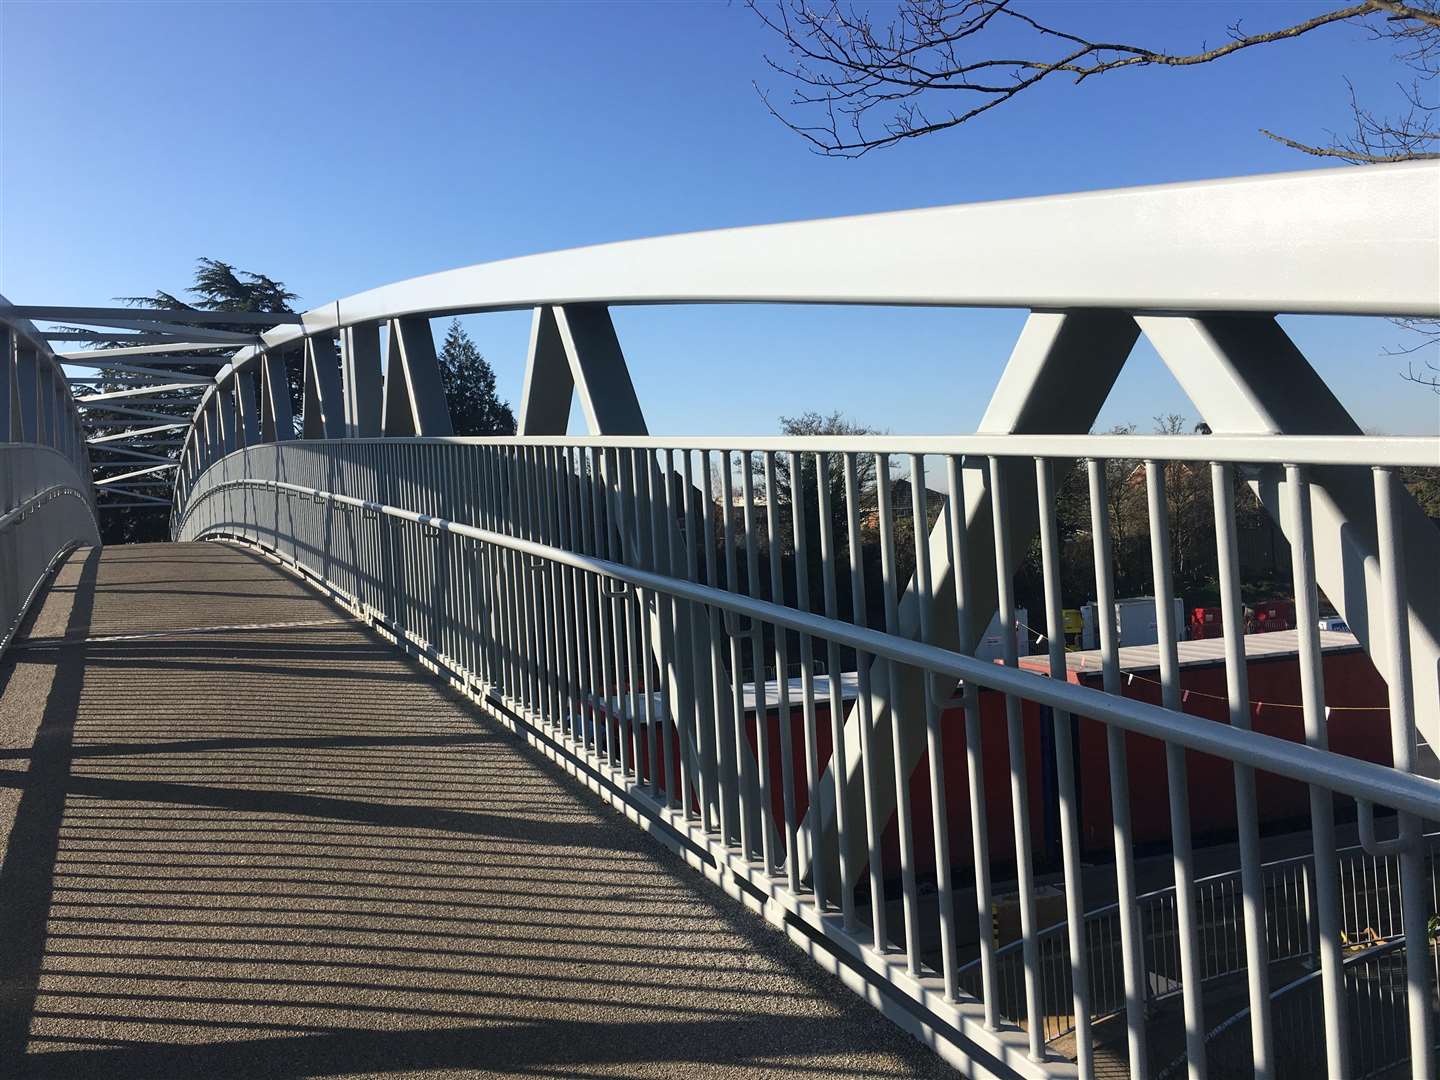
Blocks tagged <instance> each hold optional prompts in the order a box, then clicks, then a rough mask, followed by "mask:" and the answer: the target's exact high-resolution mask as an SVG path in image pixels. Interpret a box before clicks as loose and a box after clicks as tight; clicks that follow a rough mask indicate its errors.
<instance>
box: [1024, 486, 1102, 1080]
mask: <svg viewBox="0 0 1440 1080" xmlns="http://www.w3.org/2000/svg"><path fill="white" fill-rule="evenodd" d="M1035 496H1036V499H1035V501H1036V504H1037V507H1038V509H1039V516H1040V555H1041V567H1042V572H1043V577H1044V584H1045V636H1046V637H1047V639H1048V641H1047V644H1048V645H1049V650H1048V651H1049V654H1050V657H1049V659H1050V678H1052V679H1057V680H1059V681H1061V682H1064V681H1066V680H1067V679H1068V678H1069V672H1068V670H1067V668H1066V664H1065V622H1064V618H1065V617H1064V615H1063V613H1062V607H1063V603H1062V600H1061V596H1060V535H1059V529H1058V527H1057V525H1056V521H1055V479H1054V474H1053V472H1052V465H1051V462H1050V461H1048V460H1047V459H1045V458H1036V459H1035ZM1052 716H1053V722H1054V731H1055V770H1056V773H1057V774H1058V776H1057V781H1058V782H1057V785H1056V786H1057V787H1058V789H1059V794H1060V854H1061V859H1062V862H1063V866H1064V873H1065V921H1066V924H1067V933H1068V936H1069V942H1070V982H1071V988H1070V993H1071V998H1072V1001H1073V1008H1074V1011H1075V1055H1076V1059H1075V1060H1076V1065H1077V1067H1078V1068H1079V1071H1080V1075H1081V1076H1082V1077H1088V1076H1093V1075H1094V1073H1095V1050H1094V1047H1093V1046H1092V1045H1091V1042H1090V965H1089V958H1088V957H1087V955H1086V952H1085V898H1084V893H1083V891H1082V884H1081V868H1080V812H1079V807H1078V805H1077V799H1076V794H1075V748H1074V746H1073V745H1072V742H1071V731H1070V723H1071V717H1070V713H1069V712H1067V711H1065V710H1063V709H1054V710H1052Z"/></svg>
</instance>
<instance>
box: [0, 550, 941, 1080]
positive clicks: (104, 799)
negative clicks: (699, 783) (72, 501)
mask: <svg viewBox="0 0 1440 1080" xmlns="http://www.w3.org/2000/svg"><path fill="white" fill-rule="evenodd" d="M0 843H3V845H4V846H3V850H0V1077H5V1078H12V1077H86V1078H92V1077H93V1078H100V1080H125V1078H132V1077H134V1078H142V1077H143V1078H145V1080H162V1078H172V1077H173V1078H186V1080H189V1078H208V1077H240V1076H244V1077H257V1078H258V1077H290V1076H297V1077H298V1076H325V1077H339V1076H366V1077H373V1076H388V1075H405V1076H412V1077H451V1076H527V1077H536V1076H627V1077H656V1076H664V1077H672V1076H674V1077H712V1076H713V1077H732V1076H733V1077H741V1076H746V1077H748V1076H816V1077H830V1076H850V1077H861V1076H863V1077H871V1076H943V1075H949V1074H948V1072H947V1070H946V1069H945V1068H944V1067H943V1066H942V1065H941V1064H940V1062H939V1061H938V1059H937V1058H935V1057H934V1056H933V1055H932V1054H930V1052H929V1051H928V1050H926V1049H924V1048H923V1047H921V1046H920V1045H919V1044H918V1043H916V1042H914V1041H913V1040H912V1039H911V1038H910V1037H909V1036H908V1035H906V1034H905V1033H903V1032H902V1031H900V1030H899V1029H898V1028H896V1027H894V1026H893V1025H891V1023H890V1022H889V1021H888V1020H886V1019H884V1018H883V1017H882V1016H880V1015H879V1014H878V1013H877V1012H875V1011H874V1010H873V1009H871V1008H870V1007H869V1006H868V1005H866V1004H864V1003H863V1002H861V1001H860V1000H859V999H858V998H856V997H855V996H853V995H852V994H850V993H849V992H848V991H846V990H845V989H844V988H843V987H841V986H840V985H839V983H838V982H836V981H835V980H833V979H831V978H830V977H829V976H827V975H825V974H824V973H823V972H821V971H820V970H819V969H818V968H817V967H815V966H814V965H813V964H812V963H811V962H810V961H809V960H807V959H806V958H805V957H804V956H802V955H801V954H800V953H799V952H798V951H797V950H795V949H794V948H793V947H791V946H790V945H789V944H788V943H787V942H785V941H784V939H783V938H782V937H781V936H780V935H779V934H778V933H777V932H775V931H774V930H772V929H770V928H769V927H767V926H766V925H765V924H763V923H762V922H761V921H760V920H759V919H758V918H757V917H756V916H754V915H752V914H750V913H748V912H746V911H744V910H742V909H741V908H740V907H739V906H738V905H737V904H735V903H733V902H731V901H730V900H728V899H727V898H725V897H724V896H723V895H722V894H720V893H719V891H718V890H716V889H714V888H713V887H711V886H710V885H708V884H707V883H706V882H704V881H703V880H701V879H700V878H699V877H698V876H696V875H695V874H694V873H693V872H692V871H690V870H689V869H688V868H686V867H685V866H684V864H683V863H682V862H681V861H680V860H679V859H678V858H676V857H674V856H673V855H671V854H670V853H669V852H667V851H666V850H665V849H663V848H662V847H660V845H659V844H658V843H656V842H655V841H653V840H651V839H650V838H649V837H648V836H646V835H645V834H644V833H643V832H642V831H641V830H639V829H637V828H635V827H634V826H632V825H630V824H628V823H627V822H625V821H624V820H623V819H621V818H620V817H619V816H618V815H616V814H614V813H613V812H611V811H610V810H609V809H607V808H606V807H605V806H603V805H602V804H601V803H600V802H599V801H598V800H596V799H595V798H594V797H592V796H590V795H589V794H588V793H586V792H584V791H583V790H581V789H580V788H579V786H578V785H576V784H574V783H572V782H571V781H570V780H569V779H568V778H566V777H565V776H564V775H563V774H562V773H561V772H560V771H559V770H558V769H556V768H554V767H552V766H551V765H549V764H548V763H546V762H544V761H543V760H542V759H540V758H539V757H538V756H537V755H535V754H533V753H532V752H530V751H528V750H527V749H525V748H524V747H523V746H522V745H521V744H520V743H519V742H518V741H517V740H516V739H515V738H514V737H513V736H511V735H510V734H508V733H507V732H505V731H504V730H503V729H502V728H500V727H499V726H498V725H495V724H494V723H493V722H491V721H490V720H488V719H486V718H485V717H484V716H482V715H481V714H480V713H479V712H478V710H477V709H476V708H475V707H474V706H472V705H471V704H470V703H469V702H467V701H465V700H464V699H463V698H462V697H460V696H459V695H457V694H454V693H452V692H450V691H449V690H448V689H446V688H445V687H443V686H442V685H441V684H440V682H439V680H437V679H436V678H435V677H433V676H432V675H430V674H428V673H426V672H425V671H423V670H422V669H421V668H419V667H418V666H416V665H414V664H412V663H410V662H409V661H407V660H406V659H404V658H403V657H402V656H401V655H400V654H399V653H398V652H396V651H395V650H394V649H393V648H392V647H391V646H390V645H388V644H387V643H385V642H384V641H383V640H381V639H380V638H379V637H377V636H375V635H374V634H372V633H371V632H370V631H368V630H367V629H366V628H365V626H364V625H363V624H362V623H359V622H357V621H354V620H352V619H351V618H349V617H348V615H347V614H346V613H345V612H343V611H342V610H341V609H339V608H337V607H335V606H333V605H332V604H330V603H329V602H328V601H326V600H325V599H323V598H322V597H320V596H319V595H318V594H316V593H315V592H313V591H311V590H310V589H308V588H307V587H306V586H305V585H303V584H302V583H301V582H299V581H298V580H296V579H295V578H293V577H291V576H289V575H287V574H285V573H284V572H282V571H281V570H279V569H278V568H276V567H275V566H273V565H272V564H270V563H268V562H266V561H265V560H264V559H262V558H260V557H259V556H257V555H254V554H252V553H249V552H246V551H243V550H240V549H236V548H232V547H226V546H222V545H219V544H154V545H139V546H131V547H113V548H107V549H105V550H104V551H101V550H98V549H94V550H86V549H82V550H79V551H77V552H75V553H74V554H73V555H72V556H71V557H70V558H69V559H68V560H67V561H66V563H65V564H64V566H63V567H62V568H61V569H60V571H59V573H58V575H57V577H56V579H55V581H54V582H53V584H52V585H51V587H50V588H49V589H48V590H47V592H46V593H45V594H44V596H43V598H42V600H41V601H40V602H39V603H38V604H37V606H36V610H35V611H34V612H33V613H32V616H31V619H30V624H29V626H28V627H27V629H26V632H25V633H24V634H23V636H22V637H21V638H20V639H19V640H17V642H16V643H15V645H14V647H13V648H12V650H11V651H10V652H9V653H7V655H6V656H5V657H4V659H3V660H0Z"/></svg>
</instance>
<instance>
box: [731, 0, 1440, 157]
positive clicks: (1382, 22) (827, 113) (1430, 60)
mask: <svg viewBox="0 0 1440 1080" xmlns="http://www.w3.org/2000/svg"><path fill="white" fill-rule="evenodd" d="M1028 2H1029V0H896V4H895V9H894V16H893V19H892V20H891V21H890V22H889V23H886V24H877V23H876V22H875V21H874V19H873V18H872V15H871V12H870V9H869V8H858V7H855V6H852V5H850V4H848V3H846V2H843V0H821V2H820V3H818V4H817V5H812V3H811V0H746V3H747V5H748V6H749V7H750V8H751V10H753V11H754V12H755V14H756V15H757V16H758V17H759V18H760V20H761V21H762V22H763V23H764V24H765V25H766V26H767V27H769V28H770V30H772V31H773V32H774V33H775V34H776V36H777V37H778V38H779V39H780V40H781V42H782V43H783V44H784V47H785V55H784V56H782V57H779V58H776V57H772V56H767V57H766V61H767V63H768V64H769V66H770V67H771V69H772V70H773V71H774V72H775V73H776V74H777V75H778V76H780V77H781V78H782V79H783V80H784V81H785V82H786V83H788V84H789V86H790V89H791V95H790V100H789V101H788V103H786V104H784V105H778V104H777V103H776V102H775V101H774V100H773V99H772V95H771V94H770V93H769V91H768V90H766V89H764V88H762V87H759V86H757V87H756V90H757V92H758V93H759V95H760V97H761V100H762V101H763V102H764V104H765V107H766V108H767V109H768V110H769V111H770V112H771V113H772V115H774V116H775V117H776V118H777V119H778V120H780V122H781V123H783V124H785V125H786V126H787V127H789V128H790V129H791V130H792V131H794V132H795V133H796V134H798V135H800V136H801V137H802V138H804V139H806V140H807V141H808V142H809V143H810V145H811V147H812V148H813V149H814V150H815V151H816V152H817V153H821V154H828V155H833V156H838V157H858V156H860V155H862V154H865V153H868V152H869V151H871V150H875V149H879V148H881V147H886V146H893V145H895V144H896V143H898V142H901V141H903V140H906V139H913V138H918V137H920V136H922V135H930V134H934V133H936V132H940V131H945V130H947V129H950V128H954V127H958V126H959V125H961V124H964V123H967V122H968V121H970V120H973V119H975V118H976V117H978V116H980V115H981V114H983V113H986V112H988V111H989V110H991V109H993V108H995V107H996V106H998V105H1002V104H1004V103H1006V102H1008V101H1010V100H1012V99H1013V98H1015V97H1016V96H1017V95H1019V94H1022V93H1024V92H1025V91H1026V90H1029V89H1031V88H1032V87H1035V86H1037V85H1038V84H1040V83H1041V82H1044V81H1046V80H1051V79H1053V77H1055V76H1059V75H1068V76H1071V78H1070V80H1069V81H1070V82H1071V83H1072V84H1076V83H1081V82H1084V81H1086V80H1088V79H1092V78H1095V77H1097V76H1100V75H1105V74H1109V73H1110V72H1114V71H1118V70H1120V69H1122V68H1142V67H1162V68H1186V67H1195V66H1200V65H1204V64H1211V63H1216V62H1218V61H1222V60H1224V59H1225V58H1226V57H1229V56H1233V55H1235V54H1236V53H1239V52H1243V51H1245V50H1250V49H1255V48H1258V47H1260V46H1268V45H1276V44H1279V43H1281V42H1285V41H1291V40H1294V39H1296V38H1300V37H1303V36H1305V35H1307V34H1310V33H1313V32H1314V31H1316V30H1319V29H1321V28H1322V27H1325V26H1331V25H1336V24H1340V23H1356V24H1359V25H1363V26H1365V27H1366V29H1367V30H1368V31H1369V32H1370V34H1371V36H1372V37H1373V38H1377V39H1384V40H1389V41H1392V42H1394V43H1396V46H1397V48H1399V49H1400V50H1401V51H1399V52H1398V53H1397V57H1396V58H1397V59H1398V60H1399V61H1401V62H1402V63H1404V64H1406V65H1407V66H1409V67H1410V68H1412V69H1413V71H1414V72H1415V74H1416V77H1417V80H1419V81H1424V80H1428V79H1430V78H1432V77H1433V76H1434V75H1435V74H1436V72H1437V65H1436V61H1437V57H1440V0H1412V2H1411V3H1400V2H1396V0H1360V2H1357V3H1350V4H1345V5H1338V4H1337V5H1336V6H1335V7H1333V8H1331V9H1330V10H1328V11H1323V12H1321V13H1319V14H1317V15H1314V16H1311V17H1310V18H1307V19H1303V20H1300V21H1298V22H1294V23H1291V24H1288V25H1284V26H1278V27H1273V28H1271V29H1267V30H1263V31H1260V32H1255V33H1247V32H1245V31H1242V29H1241V27H1240V25H1239V24H1238V23H1237V24H1235V25H1233V26H1230V27H1227V28H1226V32H1227V37H1228V40H1226V41H1225V42H1224V43H1223V44H1220V45H1216V46H1214V47H1211V46H1208V45H1205V44H1202V45H1201V47H1200V48H1198V49H1196V50H1193V51H1182V52H1170V51H1166V50H1163V49H1154V48H1148V47H1146V46H1143V45H1139V44H1135V43H1132V42H1122V41H1106V40H1095V39H1092V38H1091V37H1089V36H1087V35H1086V34H1084V33H1083V32H1080V31H1077V30H1072V29H1068V28H1062V27H1061V26H1059V25H1056V24H1052V23H1050V22H1047V21H1043V19H1042V16H1041V14H1039V13H1038V10H1043V11H1044V12H1045V16H1044V18H1048V17H1049V11H1050V10H1053V9H1051V8H1048V7H1047V8H1043V9H1041V8H1040V5H1037V4H1031V5H1030V8H1031V10H1026V4H1027V3H1028ZM1037 9H1038V10H1037ZM1032 11H1036V12H1037V13H1032ZM1017 41H1018V47H1017ZM1419 81H1417V82H1416V83H1415V84H1414V85H1413V86H1412V88H1411V91H1409V92H1408V93H1406V96H1407V98H1408V100H1409V102H1410V110H1409V112H1408V114H1406V115H1405V116H1402V117H1399V118H1397V119H1388V118H1383V117H1380V116H1377V115H1376V114H1374V113H1372V112H1369V111H1367V110H1365V109H1363V108H1362V107H1361V106H1360V104H1359V103H1358V101H1356V100H1355V98H1354V94H1353V90H1352V95H1351V101H1352V113H1353V117H1354V122H1355V128H1356V130H1355V134H1354V135H1353V136H1350V137H1348V138H1345V139H1339V138H1336V137H1334V136H1332V142H1331V144H1330V145H1328V146H1321V145H1317V144H1312V143H1309V142H1305V141H1303V140H1299V139H1294V138H1291V137H1288V136H1284V135H1277V134H1275V133H1274V132H1270V131H1265V132H1264V134H1266V135H1267V136H1268V137H1270V138H1273V139H1276V140H1277V141H1279V142H1281V143H1284V144H1285V145H1287V146H1290V147H1292V148H1293V149H1296V150H1299V151H1301V152H1303V153H1308V154H1313V155H1316V156H1320V157H1331V158H1336V159H1339V160H1344V161H1352V162H1357V163H1359V162H1364V163H1377V162H1388V161H1399V160H1406V159H1409V158H1414V157H1428V156H1433V155H1434V153H1435V151H1434V149H1433V147H1434V146H1435V144H1436V142H1437V138H1440V131H1437V128H1436V125H1435V123H1434V122H1433V121H1434V119H1435V107H1434V106H1433V105H1428V104H1426V103H1425V102H1424V101H1423V100H1422V98H1421V95H1420V92H1419ZM1402 92H1405V91H1403V90H1402Z"/></svg>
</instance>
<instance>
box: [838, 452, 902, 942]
mask: <svg viewBox="0 0 1440 1080" xmlns="http://www.w3.org/2000/svg"><path fill="white" fill-rule="evenodd" d="M855 456H856V455H855V452H854V451H852V450H846V451H845V452H844V455H843V461H844V467H845V514H846V526H847V532H848V539H849V545H850V620H851V622H852V623H854V624H855V625H857V626H865V625H866V624H867V622H868V620H867V618H866V605H865V559H864V553H863V551H862V549H861V539H860V478H859V474H858V470H857V464H856V460H855ZM870 663H871V657H870V656H868V655H867V654H865V653H863V652H861V651H860V650H858V649H857V650H856V651H855V677H856V680H857V681H858V683H859V688H858V689H859V693H858V695H857V696H856V698H855V705H856V709H857V716H856V727H857V728H858V734H859V736H860V772H861V779H862V781H863V783H864V788H865V841H866V845H867V848H868V855H869V859H870V931H871V939H872V944H873V945H874V948H875V951H876V952H878V953H884V952H887V951H889V940H890V932H889V928H888V927H887V926H886V924H885V918H886V913H885V867H884V865H883V863H882V861H881V848H880V843H881V835H882V826H881V823H880V813H879V809H878V807H877V801H878V798H877V789H878V786H879V782H880V780H879V777H877V776H876V775H875V763H874V757H873V754H872V751H871V739H872V738H873V737H874V728H873V724H874V716H873V711H872V710H873V707H874V706H873V701H872V699H871V697H870ZM842 771H843V769H842ZM840 797H841V798H844V793H843V792H841V796H840Z"/></svg>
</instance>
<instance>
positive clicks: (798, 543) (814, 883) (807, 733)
mask: <svg viewBox="0 0 1440 1080" xmlns="http://www.w3.org/2000/svg"><path fill="white" fill-rule="evenodd" d="M789 463H790V528H791V535H792V537H793V538H794V540H793V542H794V545H795V606H796V608H798V609H799V610H801V611H805V612H808V611H810V546H809V537H808V536H807V535H806V524H805V474H804V468H805V457H804V455H803V454H801V453H800V452H799V451H796V450H792V451H790V454H789ZM798 637H799V643H800V704H801V716H802V721H803V723H804V739H805V799H806V801H807V803H808V804H809V805H811V806H814V805H815V797H816V792H817V789H818V788H819V786H820V750H819V744H818V741H817V739H818V736H817V732H816V718H815V639H814V638H812V637H811V636H810V635H809V634H804V633H802V634H799V635H798ZM799 840H800V838H799V837H798V836H797V842H799ZM793 861H795V860H794V859H792V862H793ZM810 886H811V888H812V889H813V890H814V891H815V904H816V906H817V907H818V908H819V909H820V910H821V911H824V910H825V905H826V903H827V902H828V900H829V892H828V890H827V889H826V886H825V857H824V856H823V855H821V854H820V852H819V850H818V846H817V845H816V844H814V843H811V844H810Z"/></svg>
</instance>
